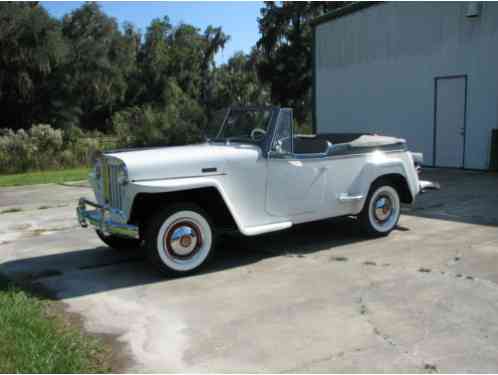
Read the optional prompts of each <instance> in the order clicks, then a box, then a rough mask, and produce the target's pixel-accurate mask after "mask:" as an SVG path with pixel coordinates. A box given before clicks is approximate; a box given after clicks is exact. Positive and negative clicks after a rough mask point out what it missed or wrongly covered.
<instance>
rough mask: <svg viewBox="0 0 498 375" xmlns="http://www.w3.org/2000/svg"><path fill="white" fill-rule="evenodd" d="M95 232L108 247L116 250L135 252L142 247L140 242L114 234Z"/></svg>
mask: <svg viewBox="0 0 498 375" xmlns="http://www.w3.org/2000/svg"><path fill="white" fill-rule="evenodd" d="M95 232H96V233H97V236H99V238H100V239H101V240H102V242H104V243H105V244H106V245H107V246H109V247H110V248H112V249H114V250H119V251H129V250H135V249H137V248H139V247H140V240H135V239H133V238H124V237H119V236H114V235H112V234H105V233H103V232H101V231H100V230H98V229H97V230H96V231H95Z"/></svg>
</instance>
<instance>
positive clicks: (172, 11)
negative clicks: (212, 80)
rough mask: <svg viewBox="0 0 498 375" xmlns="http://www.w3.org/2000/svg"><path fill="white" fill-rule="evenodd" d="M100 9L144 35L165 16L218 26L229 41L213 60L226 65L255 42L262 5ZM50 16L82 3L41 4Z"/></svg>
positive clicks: (116, 4)
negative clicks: (149, 27)
mask: <svg viewBox="0 0 498 375" xmlns="http://www.w3.org/2000/svg"><path fill="white" fill-rule="evenodd" d="M98 3H99V4H100V6H101V8H102V10H103V11H104V12H105V13H106V14H108V15H109V16H111V17H115V18H116V19H117V21H118V23H119V24H122V23H123V22H124V21H129V22H131V23H133V24H134V25H135V26H136V27H138V28H139V29H140V30H141V31H142V33H144V32H145V30H146V28H147V26H148V25H149V23H150V21H152V20H153V19H154V18H162V17H164V16H168V17H169V18H170V21H171V23H172V24H173V25H177V24H179V23H180V22H184V23H189V24H191V25H194V26H196V27H198V28H200V29H201V30H202V31H204V29H205V28H206V27H207V26H208V25H213V26H221V27H222V28H223V31H224V32H225V34H228V35H230V41H229V42H228V43H227V45H226V46H225V49H224V50H223V51H220V52H219V53H218V55H217V56H216V58H215V60H216V63H217V64H221V63H224V62H226V61H227V60H228V59H229V58H230V57H231V56H232V55H233V53H234V52H237V51H244V52H246V53H247V52H249V51H250V50H251V47H252V46H253V45H254V44H256V41H257V40H258V39H259V30H258V21H257V18H258V17H259V15H260V13H259V10H260V8H261V7H262V6H263V3H262V2H256V1H248V2H165V1H164V2H160V1H157V2H154V1H140V2H139V1H129V2H126V1H99V2H98ZM41 4H42V5H43V7H44V8H45V9H47V11H48V12H49V13H50V14H51V15H52V16H54V17H57V18H62V17H63V16H64V15H65V14H66V13H69V12H71V11H72V10H74V9H76V8H78V7H79V6H81V4H83V2H82V1H75V2H71V1H42V2H41Z"/></svg>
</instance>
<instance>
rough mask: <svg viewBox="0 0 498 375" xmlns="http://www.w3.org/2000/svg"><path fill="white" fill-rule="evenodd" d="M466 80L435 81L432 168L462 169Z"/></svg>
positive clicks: (451, 78) (464, 77) (463, 77)
mask: <svg viewBox="0 0 498 375" xmlns="http://www.w3.org/2000/svg"><path fill="white" fill-rule="evenodd" d="M466 91H467V77H466V76H457V77H441V78H436V103H435V110H436V113H435V124H434V126H435V129H434V135H435V147H434V165H435V166H436V167H453V168H463V167H464V148H465V106H466Z"/></svg>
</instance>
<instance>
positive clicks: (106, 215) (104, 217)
mask: <svg viewBox="0 0 498 375" xmlns="http://www.w3.org/2000/svg"><path fill="white" fill-rule="evenodd" d="M87 205H88V206H91V207H94V208H95V209H93V210H87V209H86V206H87ZM76 213H77V216H78V221H79V223H80V225H81V226H82V227H83V228H87V227H88V225H89V224H90V225H92V226H93V227H95V229H98V230H100V231H101V232H103V233H106V234H113V235H116V236H120V237H128V238H135V239H138V238H139V232H138V226H136V225H130V224H123V223H118V222H116V221H113V220H112V219H111V218H110V216H111V215H110V213H111V209H110V208H109V207H104V206H101V205H99V204H97V203H94V202H91V201H89V200H88V199H85V198H80V200H79V202H78V207H77V208H76Z"/></svg>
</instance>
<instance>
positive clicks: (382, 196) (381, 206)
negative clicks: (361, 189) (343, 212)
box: [359, 181, 401, 236]
mask: <svg viewBox="0 0 498 375" xmlns="http://www.w3.org/2000/svg"><path fill="white" fill-rule="evenodd" d="M400 214H401V202H400V199H399V194H398V191H397V190H396V189H395V187H394V186H392V185H390V184H389V183H388V182H383V181H380V182H379V183H376V184H375V185H373V186H372V188H371V189H370V192H369V193H368V197H367V201H366V202H365V206H364V207H363V210H362V211H361V213H360V215H359V219H360V223H361V226H362V228H363V230H364V231H365V232H366V233H367V234H369V235H373V236H386V235H388V234H389V233H390V232H391V231H392V230H393V229H394V228H395V227H396V225H397V224H398V220H399V216H400Z"/></svg>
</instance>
